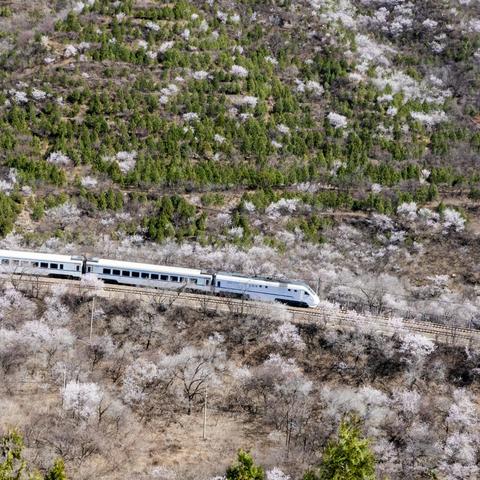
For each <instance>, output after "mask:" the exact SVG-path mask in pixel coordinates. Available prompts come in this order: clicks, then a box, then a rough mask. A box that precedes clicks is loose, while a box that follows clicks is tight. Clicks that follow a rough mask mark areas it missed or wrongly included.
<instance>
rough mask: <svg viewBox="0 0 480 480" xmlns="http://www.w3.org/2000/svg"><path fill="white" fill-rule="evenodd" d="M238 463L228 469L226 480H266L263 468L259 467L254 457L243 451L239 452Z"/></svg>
mask: <svg viewBox="0 0 480 480" xmlns="http://www.w3.org/2000/svg"><path fill="white" fill-rule="evenodd" d="M237 455H238V457H237V461H236V463H234V464H233V465H232V466H231V467H228V469H227V475H226V480H265V472H264V471H263V468H262V467H257V466H256V465H255V464H254V462H253V458H252V456H251V455H250V454H249V453H247V452H245V451H243V450H239V451H238V454H237Z"/></svg>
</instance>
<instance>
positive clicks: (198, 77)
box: [192, 70, 210, 80]
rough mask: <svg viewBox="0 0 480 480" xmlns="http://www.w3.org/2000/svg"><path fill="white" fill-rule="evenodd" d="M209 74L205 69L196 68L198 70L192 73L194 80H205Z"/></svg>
mask: <svg viewBox="0 0 480 480" xmlns="http://www.w3.org/2000/svg"><path fill="white" fill-rule="evenodd" d="M209 75H210V74H209V73H208V72H206V71H205V70H198V71H196V72H193V73H192V77H193V78H194V79H195V80H205V79H206V78H208V77H209Z"/></svg>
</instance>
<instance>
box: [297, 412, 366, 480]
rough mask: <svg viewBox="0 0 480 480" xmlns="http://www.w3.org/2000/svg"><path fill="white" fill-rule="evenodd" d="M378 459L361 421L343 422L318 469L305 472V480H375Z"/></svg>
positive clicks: (351, 419) (350, 420)
mask: <svg viewBox="0 0 480 480" xmlns="http://www.w3.org/2000/svg"><path fill="white" fill-rule="evenodd" d="M374 479H375V457H374V455H373V453H372V451H371V449H370V445H369V441H368V440H367V439H365V438H362V437H361V433H360V425H359V421H358V419H356V418H354V417H352V418H349V419H346V420H344V421H342V423H341V424H340V428H339V433H338V439H335V440H331V441H330V442H329V443H328V445H327V448H326V449H325V452H324V454H323V459H322V463H321V465H320V467H319V468H318V470H315V471H309V472H307V473H305V475H304V477H303V480H374Z"/></svg>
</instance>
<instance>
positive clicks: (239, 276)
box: [217, 272, 310, 289]
mask: <svg viewBox="0 0 480 480" xmlns="http://www.w3.org/2000/svg"><path fill="white" fill-rule="evenodd" d="M219 275H220V276H221V277H222V278H231V279H233V280H243V281H245V282H251V281H252V280H258V281H260V282H262V283H269V284H274V283H275V284H277V285H296V286H300V285H301V286H302V287H307V288H309V289H310V287H309V286H308V284H306V283H305V282H302V281H300V280H287V279H283V278H275V277H264V276H259V275H252V276H248V275H244V274H242V273H230V272H218V274H217V277H218V276H219Z"/></svg>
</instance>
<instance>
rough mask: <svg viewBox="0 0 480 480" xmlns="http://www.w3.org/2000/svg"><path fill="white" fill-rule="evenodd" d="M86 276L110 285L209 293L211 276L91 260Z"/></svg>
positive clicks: (167, 268)
mask: <svg viewBox="0 0 480 480" xmlns="http://www.w3.org/2000/svg"><path fill="white" fill-rule="evenodd" d="M86 272H87V273H94V274H95V275H96V276H97V277H98V278H101V279H102V280H104V281H105V282H107V283H117V284H122V285H134V286H144V287H154V288H166V289H175V290H180V289H182V290H192V291H203V292H210V290H211V288H212V275H211V274H208V273H205V272H202V271H201V270H196V269H191V268H182V267H169V266H164V265H151V264H148V263H136V262H123V261H119V260H109V259H105V258H101V259H89V260H87V261H86Z"/></svg>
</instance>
